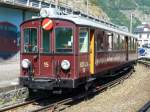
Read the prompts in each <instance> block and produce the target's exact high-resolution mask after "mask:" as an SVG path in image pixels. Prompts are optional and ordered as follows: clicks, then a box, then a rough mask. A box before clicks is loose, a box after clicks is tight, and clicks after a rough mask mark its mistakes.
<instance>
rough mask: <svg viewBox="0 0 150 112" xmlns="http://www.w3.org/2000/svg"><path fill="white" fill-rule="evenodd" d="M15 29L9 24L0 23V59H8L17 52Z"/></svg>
mask: <svg viewBox="0 0 150 112" xmlns="http://www.w3.org/2000/svg"><path fill="white" fill-rule="evenodd" d="M17 37H18V36H17V27H16V26H15V25H13V24H11V23H9V22H5V21H1V22H0V58H1V59H8V58H10V57H12V56H13V55H15V54H16V53H17V52H18V51H19V46H18V39H17Z"/></svg>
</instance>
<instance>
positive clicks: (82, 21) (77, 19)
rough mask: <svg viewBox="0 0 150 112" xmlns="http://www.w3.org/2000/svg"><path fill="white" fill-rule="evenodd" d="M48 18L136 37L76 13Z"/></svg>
mask: <svg viewBox="0 0 150 112" xmlns="http://www.w3.org/2000/svg"><path fill="white" fill-rule="evenodd" d="M48 18H51V19H60V20H66V21H70V22H73V23H74V24H77V25H81V26H89V27H94V28H100V29H104V30H106V31H109V32H115V33H119V34H122V35H126V36H130V37H134V38H137V36H136V35H134V34H132V33H130V32H127V31H123V30H122V29H121V28H120V29H119V28H114V27H113V26H111V25H110V24H108V25H106V24H103V23H101V22H98V21H95V20H91V19H88V18H86V17H81V16H78V15H55V16H51V17H48ZM35 19H41V18H35ZM35 19H32V20H35ZM28 21H31V20H28ZM25 22H27V21H25ZM23 23H24V22H23ZM23 23H22V24H23Z"/></svg>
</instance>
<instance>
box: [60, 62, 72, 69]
mask: <svg viewBox="0 0 150 112" xmlns="http://www.w3.org/2000/svg"><path fill="white" fill-rule="evenodd" d="M61 68H62V69H63V70H68V69H69V68H70V62H69V61H68V60H63V61H62V62H61Z"/></svg>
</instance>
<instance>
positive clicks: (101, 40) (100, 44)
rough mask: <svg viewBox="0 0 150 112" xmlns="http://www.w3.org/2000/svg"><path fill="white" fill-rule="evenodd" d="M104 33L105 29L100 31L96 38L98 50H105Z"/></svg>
mask: <svg viewBox="0 0 150 112" xmlns="http://www.w3.org/2000/svg"><path fill="white" fill-rule="evenodd" d="M104 35H105V32H104V31H99V32H98V34H97V36H96V40H97V44H96V45H97V46H96V47H97V51H98V52H100V51H103V50H104Z"/></svg>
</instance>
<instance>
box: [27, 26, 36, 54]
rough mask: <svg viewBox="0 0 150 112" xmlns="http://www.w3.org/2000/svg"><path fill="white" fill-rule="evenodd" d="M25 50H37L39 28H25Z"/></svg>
mask: <svg viewBox="0 0 150 112" xmlns="http://www.w3.org/2000/svg"><path fill="white" fill-rule="evenodd" d="M24 52H37V29H36V28H27V29H24Z"/></svg>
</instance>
